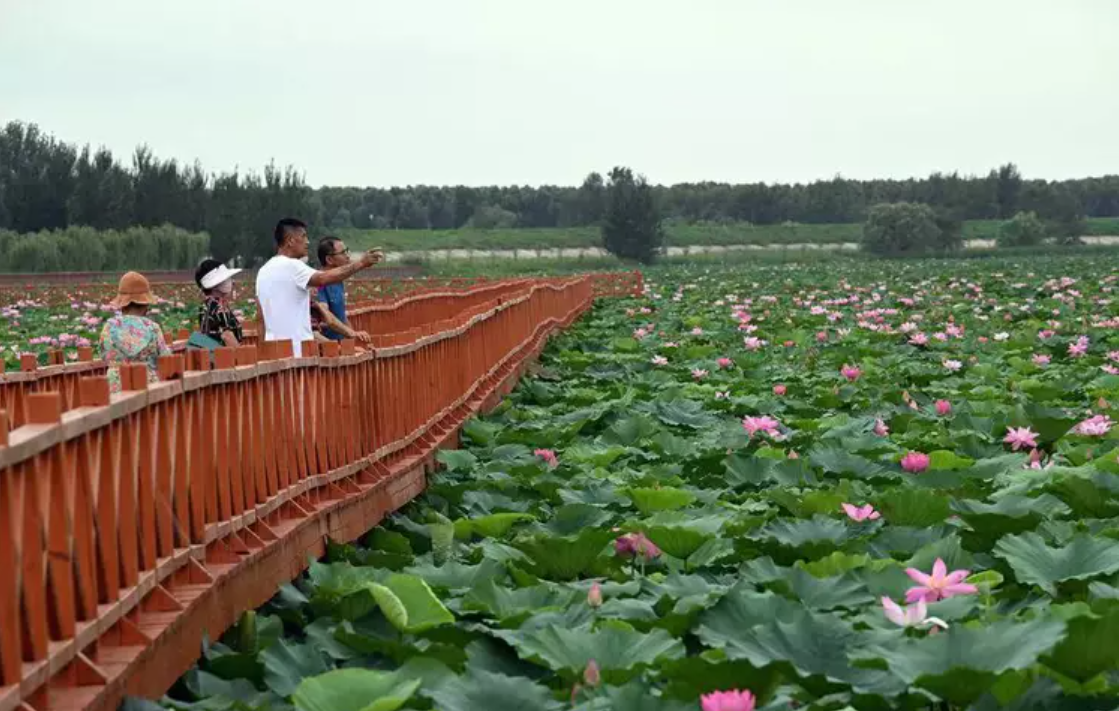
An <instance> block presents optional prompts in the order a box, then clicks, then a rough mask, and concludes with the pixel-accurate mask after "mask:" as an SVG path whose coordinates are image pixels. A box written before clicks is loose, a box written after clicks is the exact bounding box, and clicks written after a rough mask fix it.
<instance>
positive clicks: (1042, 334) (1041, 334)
mask: <svg viewBox="0 0 1119 711" xmlns="http://www.w3.org/2000/svg"><path fill="white" fill-rule="evenodd" d="M1056 335H1057V333H1056V331H1051V330H1049V329H1044V330H1041V331H1038V332H1037V337H1038V338H1040V339H1041V340H1043V341H1048V340H1049V339H1050V338H1052V337H1053V336H1056Z"/></svg>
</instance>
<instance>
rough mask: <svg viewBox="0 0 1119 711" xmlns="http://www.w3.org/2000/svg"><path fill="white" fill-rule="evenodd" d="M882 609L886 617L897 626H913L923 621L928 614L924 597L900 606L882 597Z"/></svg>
mask: <svg viewBox="0 0 1119 711" xmlns="http://www.w3.org/2000/svg"><path fill="white" fill-rule="evenodd" d="M882 610H883V612H885V613H886V619H887V620H889V621H890V622H893V623H894V624H895V625H897V626H898V627H915V626H916V625H919V624H921V623H922V622H924V621H925V618H926V617H928V614H929V608H928V606H927V605H926V604H925V599H924V598H921V599H920V600H918V601H917V604H915V605H910V606H909V607H902V606H901V605H899V604H897V603H896V602H894V601H893V600H891V599H890V598H888V597H883V598H882Z"/></svg>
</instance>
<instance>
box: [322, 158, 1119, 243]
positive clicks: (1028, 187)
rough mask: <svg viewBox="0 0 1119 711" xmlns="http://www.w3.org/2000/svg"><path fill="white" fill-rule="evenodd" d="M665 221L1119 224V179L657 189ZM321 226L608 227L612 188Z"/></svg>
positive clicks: (391, 203)
mask: <svg viewBox="0 0 1119 711" xmlns="http://www.w3.org/2000/svg"><path fill="white" fill-rule="evenodd" d="M652 188H653V195H654V196H655V198H656V200H657V204H658V205H659V207H660V210H661V214H662V215H663V216H664V217H665V219H668V220H671V221H677V222H685V223H700V222H707V223H735V222H749V223H751V224H755V225H772V224H781V223H785V222H794V223H801V224H831V223H856V222H862V221H864V220H865V219H866V217H867V213H868V211H869V209H870V208H871V207H872V206H874V205H877V204H880V203H890V202H915V203H923V204H926V205H929V206H931V207H933V208H934V209H935V210H937V211H938V212H940V213H942V214H945V215H948V216H950V217H951V218H952V219H955V220H960V221H963V220H992V219H997V220H1001V219H1008V218H1010V217H1012V216H1014V215H1015V214H1017V213H1018V212H1022V211H1032V212H1035V213H1037V214H1038V215H1039V216H1041V217H1042V218H1043V219H1046V220H1053V221H1060V222H1072V221H1074V220H1076V219H1079V218H1082V217H1114V216H1119V175H1109V176H1105V177H1101V178H1085V179H1079V180H1066V181H1045V180H1026V179H1024V178H1023V177H1022V175H1021V174H1020V172H1019V171H1018V169H1017V167H1015V166H1014V165H1005V166H1002V167H1001V168H999V169H997V170H992V171H991V172H990V173H989V174H988V175H986V176H961V175H958V174H956V173H952V174H948V175H946V174H941V173H935V174H933V175H931V176H929V177H928V178H922V179H909V180H861V181H860V180H848V179H845V178H840V177H837V178H834V179H832V180H822V181H817V182H813V183H807V184H800V183H798V184H795V185H766V184H763V183H753V184H741V185H730V184H727V183H680V184H677V185H670V186H664V185H654V186H652ZM316 197H317V199H318V200H317V201H318V202H319V203H320V204H321V207H322V213H321V215H320V218H321V219H323V220H325V225H326V226H327V227H330V228H333V229H341V228H344V227H355V228H358V229H366V228H377V229H385V228H398V229H428V228H430V229H455V228H460V227H483V228H498V227H577V226H585V225H595V224H599V223H600V222H601V219H602V216H603V214H604V209H605V204H606V185H605V181H604V180H603V177H602V176H601V175H599V174H598V173H591V174H590V175H589V176H587V178H586V180H585V181H584V182H583V184H582V185H580V186H579V187H560V186H548V185H545V186H541V187H538V188H533V187H528V186H525V187H518V186H512V187H488V188H470V187H463V186H457V187H428V186H415V187H407V188H321V189H319V190H318V191H316Z"/></svg>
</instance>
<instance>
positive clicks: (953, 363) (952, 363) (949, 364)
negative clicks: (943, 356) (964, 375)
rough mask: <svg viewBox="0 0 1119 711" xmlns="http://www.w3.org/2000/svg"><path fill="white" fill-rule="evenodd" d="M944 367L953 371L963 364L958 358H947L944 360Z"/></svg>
mask: <svg viewBox="0 0 1119 711" xmlns="http://www.w3.org/2000/svg"><path fill="white" fill-rule="evenodd" d="M944 367H945V368H946V369H947V370H948V372H950V373H955V372H956V371H958V370H959V369H960V368H962V367H964V364H963V363H961V362H960V361H958V360H951V359H949V360H946V361H944Z"/></svg>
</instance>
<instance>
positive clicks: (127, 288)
mask: <svg viewBox="0 0 1119 711" xmlns="http://www.w3.org/2000/svg"><path fill="white" fill-rule="evenodd" d="M154 303H155V295H154V294H152V290H151V285H149V284H148V280H147V278H145V277H144V275H143V274H139V273H137V272H128V273H127V274H125V275H124V276H122V277H121V278H120V284H119V286H118V287H117V296H116V298H115V299H113V300H112V301H110V302H109V305H110V306H112V307H114V308H116V309H118V310H119V311H120V313H119V314H117V315H116V316H113V317H112V318H110V319H109V320H108V321H106V322H105V327H104V328H103V329H101V342H100V346H101V357H102V358H103V359H104V360H105V362H106V363H108V365H109V372H108V379H109V391H110V392H114V393H119V392H120V390H121V388H120V368H119V366H120V365H121V364H122V363H143V364H144V365H146V366H147V368H148V382H150V383H154V382H157V381H158V380H159V357H160V356H165V355H171V349H170V348H169V347H168V346H167V341H165V340H164V338H163V330H162V329H161V328H160V327H159V324H157V323H156V322H155V321H152V320H151V319H149V318H148V317H147V313H148V308H149V307H150V306H151V305H152V304H154Z"/></svg>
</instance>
